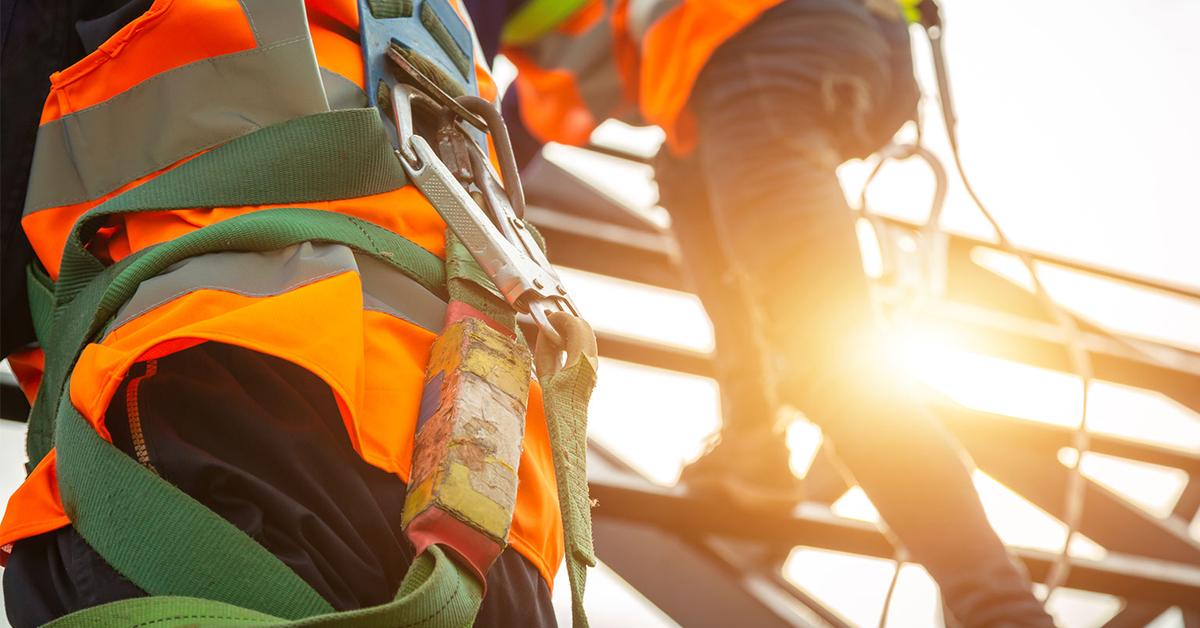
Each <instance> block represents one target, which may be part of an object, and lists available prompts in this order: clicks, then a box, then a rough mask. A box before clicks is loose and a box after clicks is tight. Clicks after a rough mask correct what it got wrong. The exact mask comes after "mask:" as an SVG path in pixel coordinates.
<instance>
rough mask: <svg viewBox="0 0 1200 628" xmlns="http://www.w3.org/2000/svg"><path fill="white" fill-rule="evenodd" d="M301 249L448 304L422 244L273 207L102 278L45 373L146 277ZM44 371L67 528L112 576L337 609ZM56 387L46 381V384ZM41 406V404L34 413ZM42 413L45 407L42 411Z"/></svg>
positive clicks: (279, 606)
mask: <svg viewBox="0 0 1200 628" xmlns="http://www.w3.org/2000/svg"><path fill="white" fill-rule="evenodd" d="M300 242H333V243H338V244H344V245H346V246H350V247H352V248H354V249H356V250H360V251H363V252H365V253H367V254H370V255H371V256H373V257H375V258H376V259H379V260H380V261H383V262H385V263H388V264H391V265H392V266H393V267H395V268H397V269H398V270H400V271H401V272H403V273H404V274H406V275H407V276H409V277H411V278H412V279H414V280H415V281H417V282H418V283H420V284H421V285H422V286H424V287H425V288H426V289H428V290H430V291H432V292H433V293H434V294H439V295H441V294H444V289H443V288H442V286H443V284H444V280H445V279H444V277H445V276H444V274H443V271H442V262H441V260H439V259H438V258H437V257H436V256H434V255H433V254H431V253H429V252H428V251H426V250H425V249H422V248H421V247H420V246H418V245H416V244H414V243H413V242H410V241H408V240H406V239H404V238H402V237H400V236H398V235H396V234H394V233H391V232H389V231H387V230H386V229H383V228H381V227H378V226H375V225H372V224H370V223H366V222H364V221H362V220H358V219H356V218H352V217H350V216H346V215H344V214H337V213H333V212H324V211H318V210H313V209H299V208H286V209H273V210H264V211H259V212H254V213H251V214H244V215H241V216H237V217H234V218H231V219H229V220H225V221H222V222H219V223H216V224H212V225H209V226H207V227H204V228H203V229H199V230H197V231H193V232H191V233H188V234H186V235H183V236H181V237H179V238H176V239H175V240H172V241H170V242H168V243H165V244H162V245H159V246H156V247H153V248H150V249H147V250H145V251H143V252H141V253H139V254H137V255H134V256H131V257H129V258H126V259H125V260H122V261H121V262H120V263H119V264H116V265H114V266H111V267H109V268H107V269H105V270H104V271H103V272H102V273H101V274H100V275H99V276H97V277H95V278H94V279H93V281H92V282H91V283H90V284H88V285H87V286H86V287H85V289H84V290H83V291H82V292H80V293H79V294H77V295H76V297H75V298H74V299H73V300H72V301H71V302H70V303H68V304H67V305H66V306H65V307H64V308H63V310H61V311H60V312H58V315H57V316H56V317H55V325H56V328H55V334H54V336H53V337H52V338H51V344H50V345H49V346H48V347H47V348H46V352H47V365H48V366H49V365H50V364H56V365H57V364H63V363H65V364H68V365H70V364H74V362H75V361H76V360H77V359H78V356H79V353H80V351H82V349H83V347H84V345H86V344H87V342H88V341H89V340H90V339H91V338H92V337H94V336H95V335H96V334H97V333H99V332H100V330H101V328H102V327H103V325H104V324H105V323H106V322H107V321H108V320H109V319H110V318H111V317H112V316H113V315H114V314H115V313H116V311H117V309H118V308H119V307H120V306H121V304H123V303H124V302H125V301H126V300H128V299H129V298H130V297H131V296H132V295H133V293H134V291H136V290H137V287H138V286H139V285H140V284H141V283H142V282H143V281H145V280H146V279H149V278H150V277H154V276H156V275H158V274H159V273H161V272H162V271H164V270H166V269H167V268H169V267H170V266H171V265H173V264H175V263H176V262H179V261H181V260H184V259H188V258H190V257H194V256H196V255H202V254H204V253H209V252H215V251H273V250H278V249H281V248H284V247H287V246H291V245H293V244H298V243H300ZM63 370H64V369H56V370H55V371H54V373H53V374H52V373H51V371H50V369H49V368H47V376H46V380H45V381H44V382H43V385H42V388H43V389H44V390H47V391H57V395H56V396H49V395H48V400H51V401H52V402H57V405H58V407H57V408H56V409H55V408H53V407H52V406H51V407H49V408H50V411H52V412H56V413H57V429H56V436H55V440H56V442H55V444H56V446H57V448H58V464H57V469H58V475H59V487H60V489H61V491H62V497H63V503H64V505H65V506H66V508H67V511H68V514H69V515H70V517H71V522H72V524H73V525H74V527H75V529H76V530H77V531H78V532H79V534H80V536H82V537H83V538H84V539H85V540H87V541H88V543H89V544H91V545H92V547H94V548H95V549H96V551H97V552H98V553H99V554H100V555H101V556H103V557H104V558H105V560H106V561H108V562H109V564H111V565H112V566H113V568H114V569H116V570H117V571H118V572H119V573H121V574H122V575H123V576H125V577H126V578H128V579H129V580H130V581H131V582H133V583H134V584H136V585H137V586H139V587H140V588H142V589H143V590H145V591H146V592H147V593H149V594H150V595H184V596H190V597H198V598H203V599H212V600H216V601H220V602H225V603H229V604H235V605H238V606H243V607H246V608H250V609H254V610H257V611H261V612H264V613H269V614H272V615H275V616H279V617H284V618H287V619H295V618H300V617H307V616H310V615H314V614H318V613H323V612H328V611H330V610H332V609H331V608H330V607H329V606H328V604H327V603H326V602H325V601H324V600H323V599H322V598H321V597H320V596H319V595H318V594H317V593H316V592H315V591H313V590H312V588H311V587H309V586H308V585H307V584H306V583H305V582H304V581H303V580H302V579H300V577H299V576H297V575H296V574H295V573H294V572H293V571H292V570H291V569H289V568H288V567H287V566H286V565H284V564H283V563H282V562H281V561H279V559H277V558H276V557H275V556H274V555H272V554H271V553H270V552H268V551H267V550H266V549H265V548H263V547H262V546H261V545H259V544H258V543H257V542H255V541H254V540H253V539H251V538H250V537H249V536H247V535H246V534H245V533H243V532H242V531H241V530H239V529H238V528H237V527H235V526H234V525H232V524H230V523H229V522H228V521H226V520H225V519H223V518H221V517H220V516H218V515H217V514H216V513H214V512H212V511H211V510H209V509H208V508H206V507H205V506H204V505H202V504H200V503H199V502H197V501H196V500H194V499H192V498H191V497H189V496H188V495H187V494H185V493H183V492H182V491H180V490H179V489H177V488H175V487H174V486H173V485H171V484H170V483H169V482H166V481H165V480H163V479H162V478H160V477H158V476H157V475H156V474H154V473H152V472H150V471H149V470H148V469H146V468H144V467H142V466H141V465H139V464H138V463H137V462H136V461H135V460H134V459H132V458H130V457H129V456H127V455H126V454H125V453H123V452H121V451H120V450H119V449H117V448H116V447H114V446H113V445H112V444H111V443H109V442H108V441H106V440H104V439H102V438H101V437H100V436H99V435H98V434H97V433H96V432H95V430H94V429H92V427H91V426H90V425H88V424H87V422H86V421H85V420H84V419H83V418H82V417H81V416H80V415H79V413H78V412H77V411H76V409H75V407H74V405H73V404H72V403H71V402H70V395H69V392H68V386H67V378H66V376H65V375H61V374H60V373H61V372H62V371H63ZM52 378H53V379H52ZM35 407H36V406H35ZM42 410H43V411H45V408H43V409H42Z"/></svg>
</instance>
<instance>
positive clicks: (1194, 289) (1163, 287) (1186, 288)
mask: <svg viewBox="0 0 1200 628" xmlns="http://www.w3.org/2000/svg"><path fill="white" fill-rule="evenodd" d="M879 218H880V219H882V220H883V221H884V222H887V223H889V224H892V225H896V226H898V227H902V228H906V229H911V230H912V231H914V232H916V231H919V230H921V229H922V228H924V226H925V225H923V224H921V223H917V222H913V221H909V220H903V219H900V218H893V217H891V216H883V215H880V216H879ZM948 235H949V236H950V239H951V241H954V242H958V243H961V244H962V245H964V246H966V247H970V248H975V247H977V246H982V247H986V248H989V249H994V250H999V249H998V248H997V246H996V242H995V241H993V240H983V239H980V238H975V237H971V236H968V235H964V234H961V233H950V234H948ZM1018 250H1019V251H1020V252H1022V253H1025V254H1027V255H1029V256H1030V257H1031V258H1032V259H1033V260H1034V261H1036V262H1042V263H1045V264H1053V265H1055V266H1062V267H1063V268H1068V269H1070V270H1076V271H1079V272H1083V273H1087V274H1090V275H1097V276H1099V277H1105V278H1108V279H1114V280H1117V281H1120V282H1123V283H1128V284H1133V285H1135V286H1141V287H1143V288H1151V289H1153V290H1160V291H1162V292H1169V293H1171V294H1175V295H1178V296H1181V297H1185V298H1188V299H1200V286H1190V285H1184V284H1180V283H1175V282H1172V281H1166V280H1162V279H1154V278H1152V277H1145V276H1141V275H1134V274H1131V273H1126V272H1123V271H1119V270H1116V269H1112V268H1105V267H1103V266H1095V265H1092V264H1088V263H1086V262H1081V261H1078V260H1074V259H1071V258H1069V257H1062V256H1059V255H1054V254H1052V253H1042V252H1038V251H1031V250H1028V249H1018Z"/></svg>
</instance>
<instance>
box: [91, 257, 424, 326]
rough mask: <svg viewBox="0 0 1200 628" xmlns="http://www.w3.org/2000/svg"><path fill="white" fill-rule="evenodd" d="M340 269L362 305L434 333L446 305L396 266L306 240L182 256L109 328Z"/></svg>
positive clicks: (293, 285) (144, 286)
mask: <svg viewBox="0 0 1200 628" xmlns="http://www.w3.org/2000/svg"><path fill="white" fill-rule="evenodd" d="M343 273H357V274H358V275H359V278H360V279H361V281H362V286H363V307H364V309H368V310H373V311H378V312H382V313H384V314H387V315H389V316H393V317H396V318H399V319H401V320H405V321H408V322H409V323H412V324H414V325H416V326H418V327H421V328H422V329H425V330H428V331H431V332H434V333H437V332H439V331H441V329H442V323H443V319H444V318H445V315H446V304H445V302H443V301H442V300H441V299H440V298H438V297H437V295H435V294H433V293H431V292H429V291H428V290H426V289H425V288H424V287H423V286H421V285H420V284H418V283H417V282H415V281H413V280H412V279H411V278H409V277H407V276H406V275H404V274H402V273H400V272H397V271H396V269H395V268H393V267H391V266H389V265H387V264H384V263H383V262H380V261H379V260H376V259H374V258H372V257H371V256H369V255H356V254H355V253H353V252H352V251H351V250H350V249H349V248H348V247H346V246H343V245H340V244H321V243H317V244H314V243H312V242H305V243H303V244H296V245H293V246H289V247H287V248H284V249H280V250H278V251H268V252H263V253H248V252H232V251H230V252H222V253H208V254H206V255H199V256H196V257H193V258H190V259H186V260H184V261H182V262H179V263H178V264H175V265H174V266H172V267H171V268H169V269H167V270H166V271H165V272H163V273H162V274H160V275H157V276H155V277H152V278H150V279H147V280H146V281H143V282H142V283H141V285H139V286H138V289H137V292H135V293H134V295H133V297H131V298H130V299H129V300H128V301H126V302H125V305H123V306H122V307H121V309H120V310H118V311H117V315H116V316H115V317H114V318H113V320H112V322H111V323H110V324H109V326H108V329H109V330H110V333H111V330H115V329H117V328H118V327H120V326H122V325H124V324H126V323H128V322H130V321H132V320H134V319H136V318H137V317H139V316H142V315H143V314H146V313H148V312H150V311H152V310H154V309H155V308H157V307H159V306H161V305H165V304H167V303H170V302H171V301H174V300H175V299H178V298H180V297H182V296H185V295H188V294H191V293H193V292H198V291H200V290H219V291H221V292H229V293H232V294H239V295H242V296H248V297H259V298H261V297H269V296H274V295H277V294H283V293H285V292H289V291H291V290H295V289H297V288H300V287H303V286H306V285H309V284H312V283H316V282H318V281H321V280H322V279H327V278H329V277H333V276H335V275H340V274H343Z"/></svg>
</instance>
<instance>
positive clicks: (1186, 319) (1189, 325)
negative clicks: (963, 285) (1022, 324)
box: [971, 247, 1200, 351]
mask: <svg viewBox="0 0 1200 628" xmlns="http://www.w3.org/2000/svg"><path fill="white" fill-rule="evenodd" d="M971 259H972V260H973V261H974V262H975V263H977V264H979V265H980V266H982V267H984V268H987V269H988V270H991V271H992V272H994V273H996V274H998V275H1000V276H1002V277H1004V278H1006V279H1008V280H1009V281H1012V282H1014V283H1016V284H1017V285H1019V286H1021V287H1023V288H1025V289H1026V290H1032V289H1033V285H1032V281H1031V280H1030V279H1029V272H1028V270H1027V269H1026V268H1025V266H1024V265H1023V264H1022V263H1021V261H1020V260H1019V259H1018V258H1017V257H1016V256H1013V255H1010V254H1008V253H1004V252H1001V251H997V250H995V249H990V248H985V247H976V248H974V249H973V250H972V251H971ZM1035 267H1036V268H1037V271H1038V276H1039V277H1040V278H1041V280H1042V284H1043V285H1045V287H1046V291H1047V292H1049V293H1050V295H1051V296H1052V297H1054V299H1055V300H1056V301H1058V302H1059V303H1061V304H1062V305H1063V306H1065V307H1066V308H1067V309H1069V310H1070V311H1072V312H1075V313H1077V314H1078V315H1080V316H1082V317H1083V318H1085V319H1087V320H1088V321H1090V322H1092V323H1095V324H1097V325H1099V326H1100V327H1103V328H1106V329H1111V330H1113V331H1116V332H1120V333H1123V334H1127V335H1130V336H1135V337H1138V338H1145V339H1148V340H1156V341H1159V342H1162V343H1164V344H1169V345H1174V346H1179V347H1182V348H1186V349H1190V350H1192V351H1200V302H1197V301H1194V300H1186V299H1184V298H1182V297H1178V296H1175V295H1173V294H1170V293H1166V292H1162V291H1158V290H1151V289H1146V288H1142V287H1139V286H1136V285H1134V284H1130V283H1125V282H1122V281H1114V280H1111V279H1107V278H1105V277H1101V276H1099V275H1092V274H1088V273H1082V272H1077V271H1074V270H1071V269H1068V268H1063V267H1061V266H1055V265H1053V264H1045V263H1041V262H1036V263H1035Z"/></svg>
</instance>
